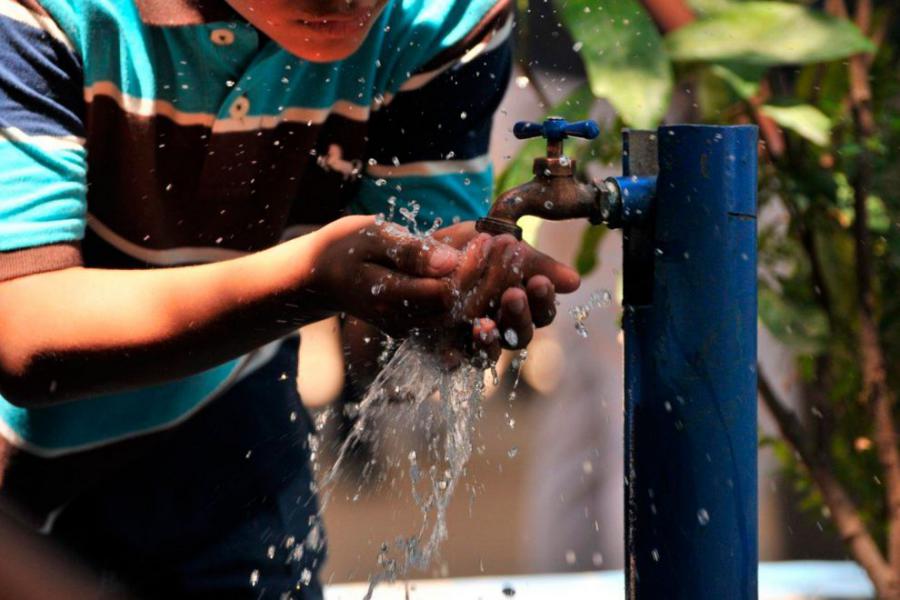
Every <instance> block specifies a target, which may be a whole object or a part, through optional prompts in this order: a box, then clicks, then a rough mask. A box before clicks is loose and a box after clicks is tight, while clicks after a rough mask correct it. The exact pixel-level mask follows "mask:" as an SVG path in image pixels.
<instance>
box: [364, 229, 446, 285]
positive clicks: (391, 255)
mask: <svg viewBox="0 0 900 600" xmlns="http://www.w3.org/2000/svg"><path fill="white" fill-rule="evenodd" d="M370 232H371V234H370ZM364 235H366V236H367V238H368V243H367V252H366V256H365V259H366V260H367V261H370V262H374V263H378V264H382V265H385V266H390V267H393V268H394V269H396V270H397V271H400V272H401V273H406V274H407V275H414V276H419V277H444V276H446V275H449V274H450V273H451V272H453V270H454V269H455V268H456V266H457V264H458V263H459V259H460V252H459V251H458V250H456V249H455V248H453V247H452V246H448V245H447V244H444V243H443V242H439V241H436V240H434V239H426V238H419V237H416V236H414V235H412V234H411V233H410V232H409V231H407V230H406V229H404V228H402V227H400V226H398V225H394V224H390V223H389V224H385V225H380V226H378V225H376V226H374V228H371V229H368V230H366V232H364Z"/></svg>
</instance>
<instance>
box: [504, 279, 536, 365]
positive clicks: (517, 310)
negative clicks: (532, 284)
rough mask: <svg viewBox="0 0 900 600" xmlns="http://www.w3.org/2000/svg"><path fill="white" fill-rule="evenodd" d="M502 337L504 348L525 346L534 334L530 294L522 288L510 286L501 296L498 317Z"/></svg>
mask: <svg viewBox="0 0 900 600" xmlns="http://www.w3.org/2000/svg"><path fill="white" fill-rule="evenodd" d="M498 325H499V326H500V337H501V341H502V344H503V347H504V348H508V349H510V350H516V349H518V348H524V347H525V346H527V345H528V344H529V343H530V342H531V338H532V336H533V335H534V325H533V324H532V315H531V310H530V308H529V306H528V296H527V295H526V294H525V290H523V289H521V288H509V289H508V290H506V291H505V292H503V295H502V296H501V297H500V315H499V318H498Z"/></svg>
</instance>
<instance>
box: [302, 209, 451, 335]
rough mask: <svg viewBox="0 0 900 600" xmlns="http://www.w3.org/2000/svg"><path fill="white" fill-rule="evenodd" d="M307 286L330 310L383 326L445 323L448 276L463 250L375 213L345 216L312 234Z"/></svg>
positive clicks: (399, 330) (397, 331) (392, 330)
mask: <svg viewBox="0 0 900 600" xmlns="http://www.w3.org/2000/svg"><path fill="white" fill-rule="evenodd" d="M315 236H316V242H315V249H314V252H313V256H314V258H313V267H312V269H311V270H312V274H311V276H310V282H309V285H308V286H307V291H309V292H313V293H315V294H317V295H319V296H320V297H321V299H322V300H321V302H320V304H321V305H322V306H323V308H325V309H326V310H328V311H330V312H346V313H348V314H351V315H353V316H355V317H358V318H360V319H362V320H364V321H367V322H369V323H372V324H373V325H376V326H377V327H379V328H380V329H382V330H383V331H385V332H387V333H389V334H391V335H395V336H406V335H408V334H409V331H410V329H413V328H425V329H432V328H435V329H436V328H442V327H446V326H447V325H448V321H449V317H448V315H449V312H450V309H451V308H452V306H453V301H454V299H453V294H452V286H451V284H450V281H449V279H447V276H448V275H450V274H451V273H452V272H453V270H454V269H456V267H457V265H458V263H459V260H460V256H461V253H460V252H459V251H458V250H456V249H455V248H453V247H451V246H448V245H446V244H443V243H441V242H437V241H435V240H431V239H427V240H423V239H421V238H417V237H415V236H414V235H412V234H411V233H409V232H408V231H407V230H406V229H404V228H402V227H400V226H398V225H394V224H390V223H383V224H378V223H376V221H375V218H374V217H366V216H353V217H344V218H342V219H339V220H337V221H334V222H333V223H331V224H329V225H327V226H326V227H323V228H322V229H320V230H319V231H318V232H317V233H316V234H315Z"/></svg>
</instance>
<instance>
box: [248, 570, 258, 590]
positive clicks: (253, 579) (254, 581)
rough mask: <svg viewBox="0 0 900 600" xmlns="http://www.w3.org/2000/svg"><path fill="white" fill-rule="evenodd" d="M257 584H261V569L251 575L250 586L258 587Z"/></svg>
mask: <svg viewBox="0 0 900 600" xmlns="http://www.w3.org/2000/svg"><path fill="white" fill-rule="evenodd" d="M257 583H259V569H254V570H253V572H252V573H250V585H251V586H252V587H256V584H257Z"/></svg>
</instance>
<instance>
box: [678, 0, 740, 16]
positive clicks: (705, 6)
mask: <svg viewBox="0 0 900 600" xmlns="http://www.w3.org/2000/svg"><path fill="white" fill-rule="evenodd" d="M731 4H732V0H688V6H690V7H691V10H693V11H694V12H695V13H696V14H698V15H706V14H709V13H712V12H716V11H720V10H723V9H726V8H728V7H729V6H730V5H731Z"/></svg>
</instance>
